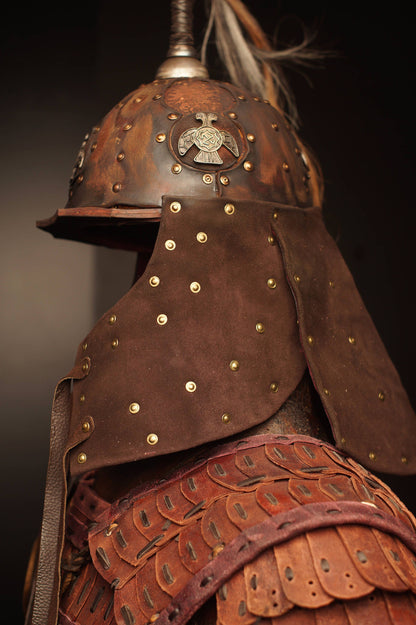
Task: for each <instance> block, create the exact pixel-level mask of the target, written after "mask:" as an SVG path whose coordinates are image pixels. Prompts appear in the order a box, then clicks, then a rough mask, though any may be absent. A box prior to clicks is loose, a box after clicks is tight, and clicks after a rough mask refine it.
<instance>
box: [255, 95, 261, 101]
mask: <svg viewBox="0 0 416 625" xmlns="http://www.w3.org/2000/svg"><path fill="white" fill-rule="evenodd" d="M253 100H254V101H255V102H261V98H259V97H258V96H254V98H253Z"/></svg>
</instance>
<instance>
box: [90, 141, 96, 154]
mask: <svg viewBox="0 0 416 625" xmlns="http://www.w3.org/2000/svg"><path fill="white" fill-rule="evenodd" d="M96 149H97V144H96V143H93V144H92V146H91V152H94V150H96Z"/></svg>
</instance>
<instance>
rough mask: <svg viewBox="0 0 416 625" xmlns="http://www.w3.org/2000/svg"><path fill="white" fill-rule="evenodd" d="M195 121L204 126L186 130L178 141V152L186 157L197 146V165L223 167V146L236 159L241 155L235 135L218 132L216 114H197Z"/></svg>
mask: <svg viewBox="0 0 416 625" xmlns="http://www.w3.org/2000/svg"><path fill="white" fill-rule="evenodd" d="M195 119H197V120H200V121H201V122H202V125H201V126H199V127H196V128H189V129H188V130H185V131H184V132H183V133H182V134H181V135H180V137H179V140H178V152H179V154H180V155H181V156H184V155H185V154H186V153H187V151H188V150H189V149H190V148H191V147H192V146H193V145H196V147H197V148H198V150H199V152H198V153H197V154H196V156H195V157H194V161H195V163H204V164H207V163H208V164H211V165H222V164H223V163H224V161H223V159H222V158H221V157H220V155H219V154H218V150H219V149H220V147H221V146H224V147H226V148H227V149H228V150H229V151H230V152H231V153H232V154H233V155H234V156H235V157H236V158H238V156H239V155H240V151H239V149H238V145H237V142H236V140H235V139H234V137H233V135H232V134H231V133H230V132H228V131H227V130H218V129H217V128H215V127H214V126H213V122H215V121H217V120H218V115H217V114H216V113H203V112H200V113H196V114H195Z"/></svg>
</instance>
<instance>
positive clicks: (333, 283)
mask: <svg viewBox="0 0 416 625" xmlns="http://www.w3.org/2000/svg"><path fill="white" fill-rule="evenodd" d="M328 284H329V286H330V287H331V289H333V288H334V287H335V282H334V281H333V280H330V281H329V282H328Z"/></svg>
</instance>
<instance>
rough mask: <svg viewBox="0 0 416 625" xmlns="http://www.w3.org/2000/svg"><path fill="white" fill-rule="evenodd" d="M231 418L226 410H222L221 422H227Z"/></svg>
mask: <svg viewBox="0 0 416 625" xmlns="http://www.w3.org/2000/svg"><path fill="white" fill-rule="evenodd" d="M230 419H231V416H230V415H229V414H228V412H224V414H223V415H222V417H221V421H222V422H223V423H229V422H230Z"/></svg>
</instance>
